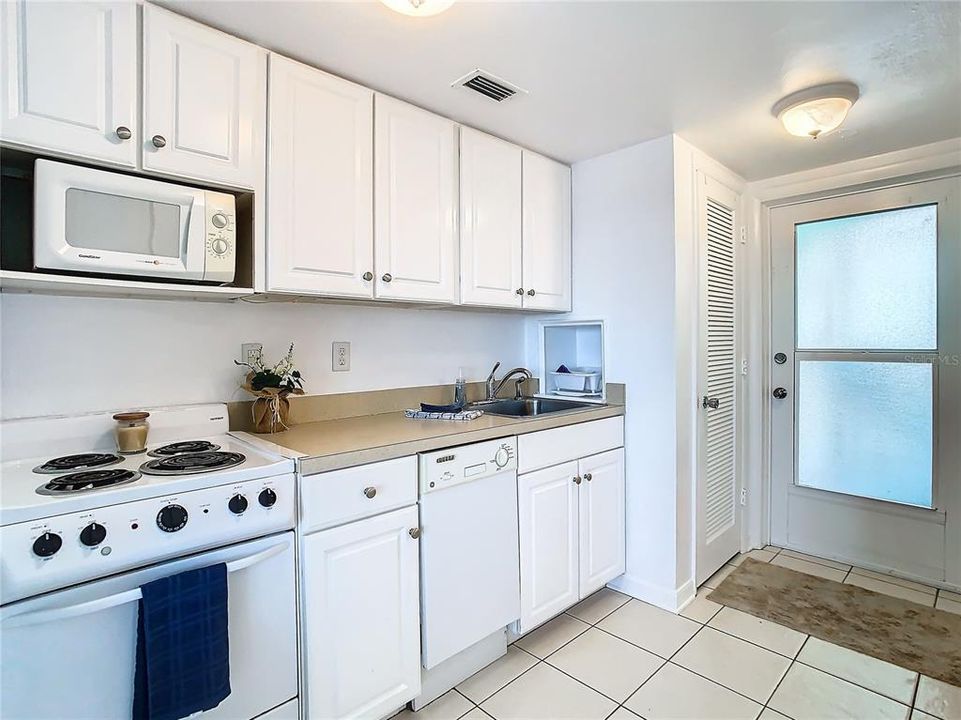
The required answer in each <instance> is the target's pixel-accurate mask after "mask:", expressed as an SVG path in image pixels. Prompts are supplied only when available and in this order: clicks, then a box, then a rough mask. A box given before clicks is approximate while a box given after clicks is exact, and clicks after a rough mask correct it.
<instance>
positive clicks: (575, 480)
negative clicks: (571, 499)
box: [574, 475, 581, 485]
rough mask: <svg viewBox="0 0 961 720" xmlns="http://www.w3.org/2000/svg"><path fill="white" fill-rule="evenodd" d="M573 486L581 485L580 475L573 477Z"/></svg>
mask: <svg viewBox="0 0 961 720" xmlns="http://www.w3.org/2000/svg"><path fill="white" fill-rule="evenodd" d="M574 484H575V485H580V484H581V476H580V475H575V476H574Z"/></svg>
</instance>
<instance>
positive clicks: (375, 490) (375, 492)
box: [364, 487, 377, 500]
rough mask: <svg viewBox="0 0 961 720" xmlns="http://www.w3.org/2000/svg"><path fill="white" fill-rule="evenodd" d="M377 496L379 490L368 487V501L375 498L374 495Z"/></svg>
mask: <svg viewBox="0 0 961 720" xmlns="http://www.w3.org/2000/svg"><path fill="white" fill-rule="evenodd" d="M376 494H377V488H375V487H366V488H364V497H366V498H367V499H368V500H369V499H370V498H372V497H374V495H376Z"/></svg>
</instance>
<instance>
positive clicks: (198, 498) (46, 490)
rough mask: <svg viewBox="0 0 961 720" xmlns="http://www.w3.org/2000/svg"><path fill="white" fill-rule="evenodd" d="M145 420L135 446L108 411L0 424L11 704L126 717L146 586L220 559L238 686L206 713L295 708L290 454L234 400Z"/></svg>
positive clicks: (1, 604)
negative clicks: (264, 437)
mask: <svg viewBox="0 0 961 720" xmlns="http://www.w3.org/2000/svg"><path fill="white" fill-rule="evenodd" d="M149 422H150V426H151V428H150V435H149V438H148V447H147V452H145V453H142V454H139V455H127V456H122V455H119V454H117V453H116V450H115V447H116V446H115V444H114V436H113V429H114V426H115V422H114V421H113V419H112V416H111V414H110V413H97V414H91V415H82V416H77V417H53V418H36V419H27V420H15V421H9V422H5V423H3V424H2V426H0V634H2V644H0V652H2V663H0V716H2V717H31V718H78V717H90V718H94V717H95V718H114V717H116V718H129V717H130V711H131V703H132V698H133V677H134V657H135V655H134V653H135V649H136V633H137V615H138V601H139V599H140V590H139V588H140V586H141V585H143V584H144V583H146V582H149V581H151V580H155V579H157V578H159V577H164V576H166V575H171V574H174V573H177V572H182V571H185V570H189V569H193V568H197V567H203V566H206V565H212V564H215V563H220V562H223V563H226V565H227V570H228V596H229V599H228V604H229V607H228V611H229V613H228V614H229V630H230V636H229V642H230V665H231V688H232V692H231V694H230V696H228V697H227V699H226V700H224V702H222V703H221V704H220V705H219V706H218V707H216V708H214V709H212V710H209V711H207V712H206V713H203V717H204V718H208V717H209V718H238V719H242V720H246V719H249V718H254V717H258V716H261V715H263V714H264V713H269V714H268V715H267V717H269V718H271V720H273V718H287V717H296V715H297V708H296V705H297V700H296V696H297V646H296V641H297V640H296V595H295V587H296V585H295V566H294V547H295V541H294V533H293V528H294V524H295V519H296V507H297V503H296V481H295V476H294V465H293V461H291V460H289V459H286V458H283V457H280V456H278V455H272V454H270V453H267V452H265V451H264V450H262V449H259V448H255V447H253V446H252V445H249V444H247V443H245V442H243V441H241V440H239V439H237V438H235V437H233V436H231V435H229V434H228V421H227V408H226V406H225V405H196V406H186V407H176V408H160V409H151V410H150V419H149ZM57 667H63V668H70V671H69V672H56V671H55V669H56V668H57ZM51 668H53V669H54V672H51Z"/></svg>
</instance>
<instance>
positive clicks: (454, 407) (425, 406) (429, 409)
mask: <svg viewBox="0 0 961 720" xmlns="http://www.w3.org/2000/svg"><path fill="white" fill-rule="evenodd" d="M463 409H464V403H452V404H451V405H431V404H429V403H421V404H420V411H421V412H425V413H459V412H460V411H461V410H463Z"/></svg>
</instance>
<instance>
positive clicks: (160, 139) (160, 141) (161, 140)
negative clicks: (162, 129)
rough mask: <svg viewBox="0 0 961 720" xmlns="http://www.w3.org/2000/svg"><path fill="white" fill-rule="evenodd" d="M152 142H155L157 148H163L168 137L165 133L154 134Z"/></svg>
mask: <svg viewBox="0 0 961 720" xmlns="http://www.w3.org/2000/svg"><path fill="white" fill-rule="evenodd" d="M150 142H152V143H153V146H154V147H155V148H162V147H165V146H166V145H167V139H166V138H165V137H164V136H163V135H154V136H153V137H152V138H150Z"/></svg>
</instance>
